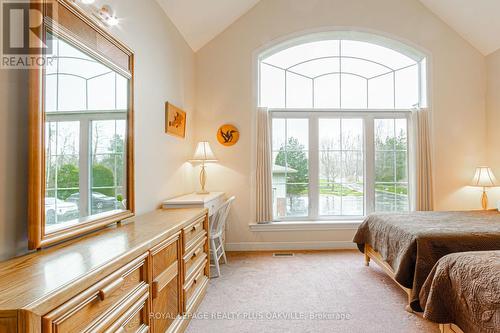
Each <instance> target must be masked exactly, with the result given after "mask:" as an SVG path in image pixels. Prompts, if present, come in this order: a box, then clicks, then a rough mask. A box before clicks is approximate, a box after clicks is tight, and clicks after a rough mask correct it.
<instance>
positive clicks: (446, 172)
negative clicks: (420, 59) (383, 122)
mask: <svg viewBox="0 0 500 333" xmlns="http://www.w3.org/2000/svg"><path fill="white" fill-rule="evenodd" d="M329 27H330V28H331V27H353V28H355V27H359V28H362V29H363V30H373V31H377V32H379V33H381V34H384V35H389V36H393V37H394V38H397V39H400V40H402V41H406V42H407V43H409V44H411V45H415V46H417V47H419V48H421V49H424V50H426V51H427V52H429V53H430V54H431V55H432V56H431V59H430V63H431V82H430V86H431V96H430V97H431V99H432V104H433V116H432V118H433V119H432V120H433V127H434V128H433V141H432V145H433V149H434V160H433V162H434V177H435V203H436V208H437V209H438V210H447V209H468V208H478V205H477V193H476V192H475V190H473V189H470V188H467V187H466V186H465V185H466V184H467V183H468V182H469V181H470V178H471V177H472V175H473V172H474V168H475V167H476V165H478V164H481V163H484V162H485V159H486V149H485V147H484V142H485V140H486V132H485V129H486V112H485V93H486V88H485V83H486V74H485V59H484V57H483V56H482V55H481V54H480V53H479V52H478V51H477V50H475V49H474V48H473V47H472V46H471V45H470V44H468V43H467V42H466V41H465V40H464V39H462V38H461V37H460V36H459V35H458V34H457V33H456V32H454V31H453V30H452V29H451V28H450V27H448V26H447V25H446V24H444V23H443V22H442V21H441V20H439V19H438V18H437V17H436V16H435V15H433V14H432V13H431V12H430V11H428V10H427V9H426V8H425V7H423V6H422V5H421V4H420V2H419V1H417V0H377V1H371V0H350V1H345V0H309V1H303V0H262V1H261V2H260V3H259V4H258V5H257V6H255V7H254V8H253V9H252V10H250V11H249V12H248V13H247V14H246V15H244V16H243V17H242V18H240V19H239V20H238V21H236V22H235V23H234V24H233V25H231V26H230V27H229V28H228V29H226V30H225V31H224V32H223V33H222V34H221V35H219V36H218V37H216V38H215V39H214V40H212V41H211V42H210V43H209V44H207V45H206V46H205V47H203V48H202V49H201V50H200V51H198V52H197V54H196V72H197V74H196V75H197V80H196V82H197V85H196V93H197V96H196V110H197V125H196V130H195V133H196V138H197V139H199V140H201V139H207V140H209V141H210V142H211V143H212V144H213V146H214V147H215V148H214V149H215V153H216V154H217V156H218V158H219V159H220V164H219V165H218V166H211V170H209V183H208V188H209V189H211V190H222V191H226V192H228V193H230V194H235V195H236V196H237V201H236V204H235V207H234V208H235V209H234V210H233V212H232V214H231V220H230V223H231V225H230V228H229V231H228V234H227V240H228V242H229V243H241V242H298V241H300V242H306V241H311V242H314V241H324V240H328V241H335V240H339V241H345V240H350V239H352V235H353V232H354V231H353V230H343V231H339V230H335V231H316V232H303V231H300V232H281V233H277V232H269V233H256V232H250V231H249V228H248V224H249V223H251V222H253V221H254V219H255V213H254V203H253V202H254V198H253V196H254V195H253V191H252V186H253V184H252V182H253V172H254V165H255V163H254V157H253V156H254V153H253V149H254V146H255V144H254V142H253V140H254V136H255V134H254V121H255V117H254V115H255V114H254V107H255V104H256V95H255V93H256V92H255V85H256V83H255V68H254V67H253V61H254V52H255V51H256V50H258V49H260V48H262V47H263V46H265V45H272V43H273V41H276V40H282V39H283V38H284V37H285V36H288V35H292V34H298V33H300V32H303V31H308V30H316V31H317V30H318V29H321V28H324V29H328V28H329ZM223 123H233V124H235V125H236V126H237V127H239V129H240V131H241V135H240V142H239V143H238V144H237V145H235V146H233V147H231V148H224V147H222V146H221V145H219V144H217V142H216V139H215V133H216V131H217V128H218V126H220V125H221V124H223Z"/></svg>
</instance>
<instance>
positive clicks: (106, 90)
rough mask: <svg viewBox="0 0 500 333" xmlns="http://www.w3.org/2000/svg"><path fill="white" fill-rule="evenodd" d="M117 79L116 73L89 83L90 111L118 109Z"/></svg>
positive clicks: (99, 77) (91, 80) (94, 79)
mask: <svg viewBox="0 0 500 333" xmlns="http://www.w3.org/2000/svg"><path fill="white" fill-rule="evenodd" d="M115 78H116V75H115V73H113V72H109V73H108V74H105V75H101V76H98V77H96V78H93V79H89V80H88V81H87V86H88V109H89V110H114V109H116V91H115V84H116V81H115Z"/></svg>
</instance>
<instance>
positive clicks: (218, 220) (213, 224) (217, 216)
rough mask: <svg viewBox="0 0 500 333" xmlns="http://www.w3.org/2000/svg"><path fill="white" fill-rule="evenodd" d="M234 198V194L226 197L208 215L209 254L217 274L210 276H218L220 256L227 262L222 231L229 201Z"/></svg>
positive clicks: (229, 204) (229, 205) (229, 206)
mask: <svg viewBox="0 0 500 333" xmlns="http://www.w3.org/2000/svg"><path fill="white" fill-rule="evenodd" d="M234 199H235V197H234V196H232V197H231V198H229V199H227V200H226V201H225V202H224V203H223V204H222V205H220V206H219V208H217V211H215V212H214V213H213V214H212V216H211V217H210V254H211V257H212V261H213V266H215V271H216V274H217V275H215V276H212V277H219V276H220V267H219V260H220V258H224V263H225V264H227V258H226V251H225V250H224V244H223V241H222V233H223V232H224V227H225V225H226V220H227V216H228V214H229V209H230V208H231V203H232V202H233V200H234Z"/></svg>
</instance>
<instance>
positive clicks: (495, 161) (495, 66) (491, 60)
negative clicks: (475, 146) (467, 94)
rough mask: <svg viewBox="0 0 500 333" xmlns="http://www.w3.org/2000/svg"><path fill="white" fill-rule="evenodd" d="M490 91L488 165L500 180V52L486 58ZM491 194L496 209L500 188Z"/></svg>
mask: <svg viewBox="0 0 500 333" xmlns="http://www.w3.org/2000/svg"><path fill="white" fill-rule="evenodd" d="M486 70H487V82H488V85H487V87H488V91H487V94H486V110H487V115H488V118H487V119H488V141H487V147H488V165H489V166H490V167H491V168H492V170H493V173H494V174H495V175H496V177H497V179H499V180H500V130H499V126H498V125H499V124H500V50H497V51H496V52H494V53H492V54H490V55H488V56H487V57H486ZM490 192H491V193H490V194H489V202H490V207H496V201H497V200H500V188H497V189H493V190H491V191H490Z"/></svg>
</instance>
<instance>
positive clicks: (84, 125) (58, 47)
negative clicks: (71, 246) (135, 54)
mask: <svg viewBox="0 0 500 333" xmlns="http://www.w3.org/2000/svg"><path fill="white" fill-rule="evenodd" d="M49 37H51V38H52V39H53V41H54V44H53V45H54V49H53V54H52V56H53V59H54V60H53V61H52V63H51V64H50V66H47V67H46V68H45V74H44V88H45V89H44V101H45V162H46V166H45V230H46V232H51V231H55V230H58V229H61V228H65V227H68V226H69V225H72V224H77V223H81V222H84V221H88V220H89V218H91V217H94V216H95V215H98V214H104V213H109V212H116V211H122V210H126V209H127V204H126V203H127V197H126V193H127V189H126V179H127V177H126V160H127V157H126V146H127V144H126V138H127V133H126V131H127V112H128V94H129V91H128V90H129V88H128V86H129V82H128V79H127V78H126V77H124V76H122V75H121V74H119V73H118V72H116V71H114V70H113V69H111V68H110V67H108V66H106V65H104V64H103V63H102V62H100V61H99V60H97V57H93V56H91V55H90V54H87V53H85V52H83V51H81V50H80V49H78V48H77V47H75V46H74V45H72V44H71V43H69V42H67V41H65V40H63V39H61V38H59V37H57V36H55V35H52V36H49Z"/></svg>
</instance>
